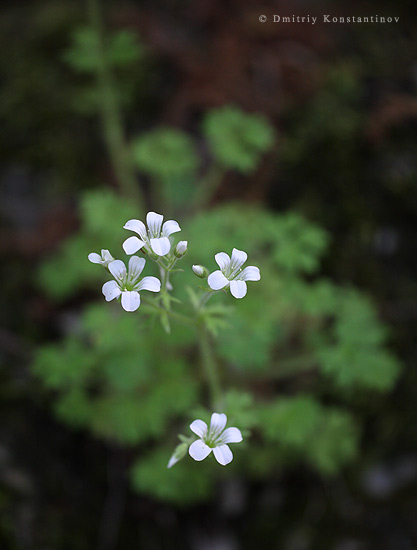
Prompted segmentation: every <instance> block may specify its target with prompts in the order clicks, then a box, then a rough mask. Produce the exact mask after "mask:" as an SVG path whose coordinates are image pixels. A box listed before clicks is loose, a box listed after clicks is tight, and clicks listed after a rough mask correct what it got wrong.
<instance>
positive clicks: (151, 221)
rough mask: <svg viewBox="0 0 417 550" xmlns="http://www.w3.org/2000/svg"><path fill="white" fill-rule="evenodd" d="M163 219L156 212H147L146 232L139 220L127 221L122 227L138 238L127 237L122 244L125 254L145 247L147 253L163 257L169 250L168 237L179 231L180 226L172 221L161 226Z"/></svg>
mask: <svg viewBox="0 0 417 550" xmlns="http://www.w3.org/2000/svg"><path fill="white" fill-rule="evenodd" d="M163 219H164V217H163V216H162V215H161V214H157V213H156V212H148V213H147V215H146V223H147V224H148V230H147V229H146V226H145V224H144V223H143V222H141V221H140V220H129V221H128V222H126V223H125V225H124V226H123V227H124V228H125V229H129V230H130V231H134V232H135V233H137V234H138V235H139V237H140V239H138V237H129V238H128V239H126V240H125V242H124V243H123V248H124V251H125V252H126V254H134V253H135V252H137V251H138V250H140V249H141V248H142V247H145V250H146V251H147V252H154V253H155V254H157V255H158V256H165V255H166V254H168V252H169V251H170V250H171V243H170V240H169V236H170V235H171V234H172V233H176V232H177V231H181V228H180V226H179V225H178V223H177V222H175V221H174V220H168V221H166V222H165V223H164V225H162V220H163Z"/></svg>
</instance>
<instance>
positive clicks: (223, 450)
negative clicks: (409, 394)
mask: <svg viewBox="0 0 417 550" xmlns="http://www.w3.org/2000/svg"><path fill="white" fill-rule="evenodd" d="M213 453H214V456H215V457H216V460H217V462H218V463H219V464H221V465H222V466H226V464H229V462H232V460H233V453H232V451H231V450H230V449H229V447H228V446H227V445H220V447H215V448H214V449H213Z"/></svg>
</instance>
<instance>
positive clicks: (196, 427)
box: [188, 413, 243, 466]
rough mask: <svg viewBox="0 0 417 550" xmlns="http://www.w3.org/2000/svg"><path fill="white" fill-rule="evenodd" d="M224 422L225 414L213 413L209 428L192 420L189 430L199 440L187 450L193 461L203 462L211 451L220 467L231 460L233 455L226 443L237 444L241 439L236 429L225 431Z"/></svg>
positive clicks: (225, 420)
mask: <svg viewBox="0 0 417 550" xmlns="http://www.w3.org/2000/svg"><path fill="white" fill-rule="evenodd" d="M226 422H227V416H226V415H225V414H218V413H213V414H212V415H211V422H210V428H208V427H207V424H206V423H205V422H204V421H203V420H194V422H192V423H191V424H190V429H191V430H192V431H193V432H194V433H195V434H196V435H198V437H199V438H200V439H197V440H196V441H194V443H192V444H191V445H190V448H189V450H188V452H189V454H190V456H191V457H192V458H194V460H198V461H200V460H204V459H205V458H206V457H208V455H209V454H210V453H211V451H213V454H214V456H215V458H216V460H217V462H218V463H219V464H221V465H222V466H226V464H229V462H231V461H232V460H233V453H232V451H231V450H230V449H229V446H228V443H239V442H240V441H242V440H243V437H242V434H241V432H240V430H239V429H238V428H226V429H225V426H226Z"/></svg>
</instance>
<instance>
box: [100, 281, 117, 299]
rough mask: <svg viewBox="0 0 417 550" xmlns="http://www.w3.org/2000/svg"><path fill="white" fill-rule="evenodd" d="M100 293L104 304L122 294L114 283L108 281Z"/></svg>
mask: <svg viewBox="0 0 417 550" xmlns="http://www.w3.org/2000/svg"><path fill="white" fill-rule="evenodd" d="M101 291H102V293H103V294H104V297H105V298H106V302H110V301H111V300H114V298H117V296H120V294H121V293H122V291H121V290H120V288H119V286H118V284H117V283H116V281H108V282H107V283H104V285H103V287H102V289H101Z"/></svg>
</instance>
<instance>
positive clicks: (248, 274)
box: [207, 248, 261, 298]
mask: <svg viewBox="0 0 417 550" xmlns="http://www.w3.org/2000/svg"><path fill="white" fill-rule="evenodd" d="M214 258H215V260H216V262H217V265H218V266H219V267H220V269H218V270H217V271H213V273H210V275H209V277H208V279H207V282H208V285H209V287H210V288H211V289H212V290H220V289H222V288H225V287H227V286H229V285H230V292H231V294H232V296H234V297H235V298H243V297H244V296H246V292H247V286H246V282H245V281H259V279H260V278H261V273H260V271H259V268H258V267H255V266H253V265H250V266H248V267H245V269H242V265H243V264H244V263H245V262H246V260H247V258H248V255H247V254H246V252H243V250H237V248H234V249H233V251H232V257H231V258H229V255H228V254H226V253H225V252H219V253H218V254H216V255H215V256H214Z"/></svg>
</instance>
